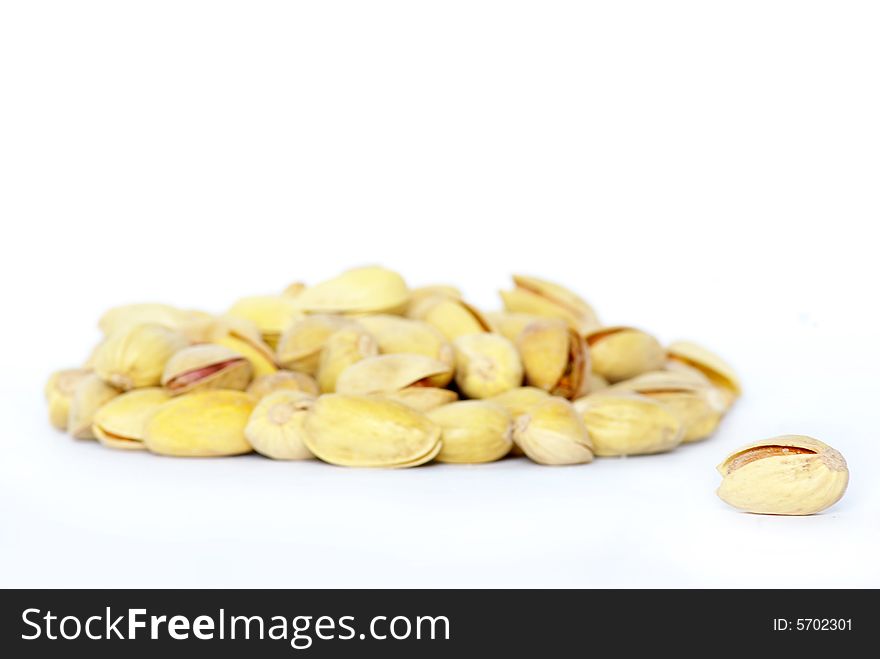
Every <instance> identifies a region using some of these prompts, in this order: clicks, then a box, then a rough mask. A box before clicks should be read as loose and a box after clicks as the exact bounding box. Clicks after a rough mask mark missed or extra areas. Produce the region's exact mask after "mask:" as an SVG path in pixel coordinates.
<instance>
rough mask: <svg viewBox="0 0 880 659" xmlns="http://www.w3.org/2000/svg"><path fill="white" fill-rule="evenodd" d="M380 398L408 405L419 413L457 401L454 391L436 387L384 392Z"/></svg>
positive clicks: (405, 388) (407, 388) (408, 388)
mask: <svg viewBox="0 0 880 659" xmlns="http://www.w3.org/2000/svg"><path fill="white" fill-rule="evenodd" d="M382 396H383V397H384V398H387V399H389V400H396V401H398V402H400V403H403V404H404V405H408V406H409V407H411V408H413V409H414V410H417V411H419V412H429V411H431V410H433V409H435V408H438V407H440V406H441V405H447V404H449V403H454V402H455V401H456V400H458V394H457V393H455V392H454V391H450V390H449V389H439V388H437V387H404V388H403V389H399V390H398V391H390V392H386V393H384V394H382Z"/></svg>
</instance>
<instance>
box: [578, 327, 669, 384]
mask: <svg viewBox="0 0 880 659" xmlns="http://www.w3.org/2000/svg"><path fill="white" fill-rule="evenodd" d="M586 338H587V344H588V345H589V347H590V357H591V359H592V365H593V371H594V372H595V373H598V374H599V375H601V376H602V377H604V378H605V379H606V380H608V381H609V382H620V381H621V380H629V379H630V378H634V377H636V376H637V375H640V374H642V373H645V372H647V371H655V370H658V369H660V368H662V367H663V363H664V362H665V360H666V352H665V351H664V350H663V346H661V345H660V342H659V341H657V339H655V338H654V337H653V336H651V335H650V334H647V333H645V332H643V331H641V330H638V329H634V328H632V327H603V328H602V329H599V330H595V331H593V332H590V333H588V334H587V337H586Z"/></svg>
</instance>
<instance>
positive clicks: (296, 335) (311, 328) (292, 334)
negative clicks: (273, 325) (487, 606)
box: [277, 314, 356, 375]
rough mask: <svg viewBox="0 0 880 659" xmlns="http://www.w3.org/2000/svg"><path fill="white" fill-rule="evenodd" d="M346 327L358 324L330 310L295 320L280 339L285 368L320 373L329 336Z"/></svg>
mask: <svg viewBox="0 0 880 659" xmlns="http://www.w3.org/2000/svg"><path fill="white" fill-rule="evenodd" d="M346 327H356V325H355V324H354V321H352V320H351V319H349V318H345V317H344V316H333V315H329V314H315V315H312V316H306V317H305V318H302V319H300V320H297V321H294V322H293V323H292V324H291V325H290V327H288V328H287V331H286V332H284V334H282V335H281V338H280V339H279V341H278V350H277V352H278V361H279V362H280V363H281V365H282V366H283V367H284V368H289V369H290V370H293V371H299V372H301V373H306V374H307V375H317V373H318V364H319V363H320V361H321V351H322V350H323V349H324V344H325V343H327V339H329V338H330V335H331V334H334V333H335V332H337V331H339V330H341V329H343V328H346Z"/></svg>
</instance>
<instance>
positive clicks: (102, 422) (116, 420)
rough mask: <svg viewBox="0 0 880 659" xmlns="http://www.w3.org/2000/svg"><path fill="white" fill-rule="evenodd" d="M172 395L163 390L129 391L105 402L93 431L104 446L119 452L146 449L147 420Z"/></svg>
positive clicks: (94, 423)
mask: <svg viewBox="0 0 880 659" xmlns="http://www.w3.org/2000/svg"><path fill="white" fill-rule="evenodd" d="M170 398H171V394H169V393H168V392H167V391H165V390H164V389H162V388H161V387H146V388H144V389H135V390H134V391H127V392H126V393H124V394H121V395H119V396H116V397H115V398H113V399H111V400H110V401H109V402H107V403H104V405H102V406H101V408H100V409H99V410H98V411H97V412H95V419H94V421H93V422H92V431H93V432H94V433H95V436H96V437H97V438H98V441H99V442H101V444H103V445H104V446H107V447H110V448H119V449H129V450H131V449H135V450H137V449H143V448H144V430H145V428H146V425H147V421H149V420H150V417H152V416H153V413H154V412H155V411H156V410H157V409H159V407H160V406H161V405H163V404H164V403H166V402H168V400H169V399H170Z"/></svg>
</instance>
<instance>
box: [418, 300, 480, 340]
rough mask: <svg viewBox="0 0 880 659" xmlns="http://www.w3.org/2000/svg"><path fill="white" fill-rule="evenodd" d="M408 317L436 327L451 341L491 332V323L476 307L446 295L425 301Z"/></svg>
mask: <svg viewBox="0 0 880 659" xmlns="http://www.w3.org/2000/svg"><path fill="white" fill-rule="evenodd" d="M408 315H409V317H410V318H414V319H416V320H422V321H424V322H426V323H428V324H429V325H432V326H434V327H435V328H437V329H438V330H439V331H440V332H441V333H442V334H443V336H445V337H446V338H447V339H448V340H450V341H454V340H455V339H457V338H458V337H459V336H465V335H467V334H475V333H478V332H489V331H490V327H489V321H487V320H486V319H485V317H484V316H483V314H482V313H481V312H480V311H479V310H478V309H477V308H476V307H473V306H471V305H470V304H468V303H467V302H465V301H464V300H460V299H456V298H450V297H447V296H445V295H435V296H434V297H428V298H425V299H423V300H422V301H421V302H419V304H417V305H414V306H413V307H412V308H411V309H410V311H409V314H408Z"/></svg>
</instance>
